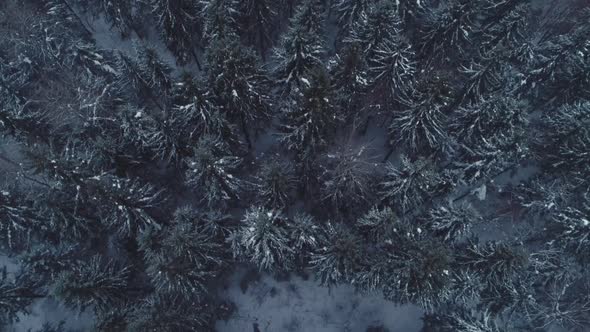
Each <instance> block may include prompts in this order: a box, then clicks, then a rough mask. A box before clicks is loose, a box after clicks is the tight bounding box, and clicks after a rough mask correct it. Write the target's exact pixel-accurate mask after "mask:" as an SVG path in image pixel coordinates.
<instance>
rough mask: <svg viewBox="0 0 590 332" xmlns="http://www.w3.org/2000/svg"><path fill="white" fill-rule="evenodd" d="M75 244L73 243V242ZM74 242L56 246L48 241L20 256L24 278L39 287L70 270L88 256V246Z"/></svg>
mask: <svg viewBox="0 0 590 332" xmlns="http://www.w3.org/2000/svg"><path fill="white" fill-rule="evenodd" d="M72 242H73V241H72ZM72 242H69V243H66V241H63V244H59V245H54V243H52V242H51V241H47V242H45V243H43V244H40V245H39V246H37V247H35V248H31V249H30V250H28V251H27V252H24V253H23V254H22V255H21V256H20V264H21V268H22V271H23V274H22V277H23V278H24V279H26V280H28V281H31V282H32V283H34V284H37V285H47V283H50V282H52V281H53V280H55V279H56V278H57V276H58V275H59V274H60V273H62V272H63V271H66V270H68V269H70V267H71V266H72V265H73V264H74V263H75V262H76V260H77V259H79V258H80V257H84V255H88V254H89V251H88V246H86V244H85V245H80V244H72Z"/></svg>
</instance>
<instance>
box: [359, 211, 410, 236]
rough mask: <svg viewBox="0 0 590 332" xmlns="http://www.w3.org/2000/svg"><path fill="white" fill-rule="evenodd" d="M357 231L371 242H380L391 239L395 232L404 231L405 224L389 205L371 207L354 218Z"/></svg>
mask: <svg viewBox="0 0 590 332" xmlns="http://www.w3.org/2000/svg"><path fill="white" fill-rule="evenodd" d="M355 226H356V227H357V228H358V230H359V233H360V234H362V235H363V236H365V237H366V238H367V239H368V240H369V241H371V242H372V243H375V244H378V243H382V242H384V241H386V240H388V239H391V238H392V237H393V236H394V235H395V233H401V234H403V233H405V228H406V227H405V225H404V224H402V223H400V221H399V218H398V217H397V215H396V214H395V212H394V211H393V210H392V209H391V208H390V207H384V208H378V207H372V208H371V209H370V210H369V211H368V212H367V213H365V214H364V215H363V216H362V217H360V218H358V219H357V220H356V225H355Z"/></svg>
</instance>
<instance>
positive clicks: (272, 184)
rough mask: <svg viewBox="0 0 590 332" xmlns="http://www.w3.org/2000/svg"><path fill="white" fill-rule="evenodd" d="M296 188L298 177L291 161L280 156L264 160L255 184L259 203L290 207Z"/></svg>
mask: <svg viewBox="0 0 590 332" xmlns="http://www.w3.org/2000/svg"><path fill="white" fill-rule="evenodd" d="M295 189H297V178H296V177H295V170H294V168H293V166H292V165H291V164H290V163H289V162H287V161H285V160H280V159H278V157H275V158H271V159H270V160H264V161H263V163H262V165H261V167H260V169H259V170H258V172H257V174H256V179H255V184H254V190H256V196H257V201H258V203H260V204H261V205H264V206H267V207H270V208H284V207H288V206H289V203H291V202H292V201H293V194H294V192H295Z"/></svg>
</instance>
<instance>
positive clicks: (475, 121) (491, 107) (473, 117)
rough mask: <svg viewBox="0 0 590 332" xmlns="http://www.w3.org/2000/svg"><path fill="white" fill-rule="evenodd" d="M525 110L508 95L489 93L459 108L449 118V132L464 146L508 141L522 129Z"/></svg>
mask: <svg viewBox="0 0 590 332" xmlns="http://www.w3.org/2000/svg"><path fill="white" fill-rule="evenodd" d="M526 113H527V108H526V105H525V104H523V103H522V102H520V101H518V100H516V99H514V98H512V97H509V96H502V95H493V96H489V97H487V98H484V99H481V100H480V101H479V102H478V103H476V104H473V105H470V106H464V107H459V108H458V109H457V110H456V111H455V114H454V116H453V117H451V120H450V124H449V131H450V132H451V133H452V135H453V136H454V137H456V138H455V139H456V140H457V141H458V142H460V143H463V144H467V145H477V144H480V143H481V142H482V141H496V140H500V141H511V140H513V138H514V137H516V136H519V135H522V133H523V131H524V130H525V129H526V126H527V124H528V120H527V114H526Z"/></svg>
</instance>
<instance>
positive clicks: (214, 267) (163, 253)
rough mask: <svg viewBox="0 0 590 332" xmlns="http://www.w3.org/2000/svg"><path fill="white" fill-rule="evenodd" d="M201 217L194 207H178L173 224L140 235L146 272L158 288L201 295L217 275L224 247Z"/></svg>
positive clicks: (140, 245) (183, 294) (159, 289)
mask: <svg viewBox="0 0 590 332" xmlns="http://www.w3.org/2000/svg"><path fill="white" fill-rule="evenodd" d="M199 221H200V216H199V214H198V213H196V212H195V211H193V210H191V209H190V208H179V209H178V210H177V211H176V212H175V214H174V219H173V221H172V222H171V223H170V225H167V227H165V228H163V229H162V230H161V231H157V230H155V229H153V228H150V229H147V230H145V231H144V232H143V233H142V234H141V235H140V236H139V248H140V250H141V251H143V254H144V257H145V262H146V264H147V268H146V273H147V275H148V276H149V277H150V279H151V282H152V284H153V285H154V287H155V289H156V291H157V292H159V293H169V294H173V295H180V296H183V297H185V298H191V297H195V296H196V297H198V296H200V295H201V294H202V293H204V292H205V291H206V287H205V285H204V283H205V282H206V281H207V280H208V279H210V278H212V277H214V276H216V275H217V273H218V271H219V267H220V266H221V265H222V264H223V255H224V250H223V248H222V247H221V245H220V244H219V243H216V242H215V239H214V238H213V234H211V233H209V232H208V231H207V230H206V229H205V228H204V227H203V226H202V225H199V224H198V222H199Z"/></svg>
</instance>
